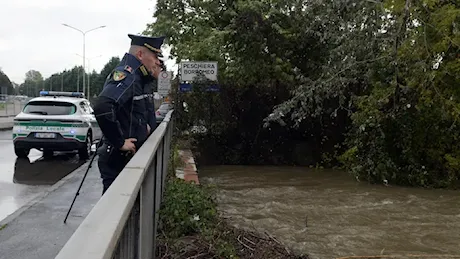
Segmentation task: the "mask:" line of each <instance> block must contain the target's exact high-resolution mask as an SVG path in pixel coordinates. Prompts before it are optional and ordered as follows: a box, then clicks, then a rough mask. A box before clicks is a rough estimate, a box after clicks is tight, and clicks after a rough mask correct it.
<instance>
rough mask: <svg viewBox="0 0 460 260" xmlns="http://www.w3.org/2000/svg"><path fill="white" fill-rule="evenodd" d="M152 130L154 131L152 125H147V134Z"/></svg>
mask: <svg viewBox="0 0 460 260" xmlns="http://www.w3.org/2000/svg"><path fill="white" fill-rule="evenodd" d="M150 130H152V128H150V125H149V124H147V134H150Z"/></svg>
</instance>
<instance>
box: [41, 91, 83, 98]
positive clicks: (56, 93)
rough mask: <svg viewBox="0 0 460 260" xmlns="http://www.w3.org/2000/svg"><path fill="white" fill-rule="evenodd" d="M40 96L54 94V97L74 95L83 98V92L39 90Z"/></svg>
mask: <svg viewBox="0 0 460 260" xmlns="http://www.w3.org/2000/svg"><path fill="white" fill-rule="evenodd" d="M40 96H42V97H46V96H54V97H58V96H60V97H76V98H84V97H85V94H84V93H82V92H63V91H40Z"/></svg>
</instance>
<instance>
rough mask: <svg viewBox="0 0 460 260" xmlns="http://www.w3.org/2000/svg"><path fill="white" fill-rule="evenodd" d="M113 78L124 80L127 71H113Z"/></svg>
mask: <svg viewBox="0 0 460 260" xmlns="http://www.w3.org/2000/svg"><path fill="white" fill-rule="evenodd" d="M112 78H113V80H115V81H120V80H123V79H124V78H126V73H124V72H123V71H118V70H116V71H114V72H113V76H112Z"/></svg>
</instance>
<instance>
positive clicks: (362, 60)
mask: <svg viewBox="0 0 460 260" xmlns="http://www.w3.org/2000/svg"><path fill="white" fill-rule="evenodd" d="M154 17H155V18H156V22H155V23H154V24H151V25H149V26H148V28H147V30H146V32H147V33H150V34H152V35H158V34H164V35H166V36H168V43H169V44H170V45H171V46H172V47H173V49H172V50H173V51H172V53H173V56H175V57H176V58H177V59H178V60H179V61H180V60H187V59H190V60H215V61H218V62H219V83H220V85H221V92H220V93H218V94H216V93H208V92H205V91H199V89H200V88H199V87H198V88H197V91H194V92H193V93H189V94H181V95H178V97H179V98H180V99H181V100H185V101H187V103H188V104H189V110H190V112H189V113H187V114H185V115H184V116H185V117H187V119H186V120H185V121H187V123H186V124H184V127H190V126H193V125H196V124H197V122H199V124H203V125H204V126H205V127H206V129H208V131H207V132H206V133H205V134H200V135H196V136H195V139H196V140H197V141H198V146H201V150H200V152H202V153H208V154H211V155H218V157H219V158H218V159H217V160H216V162H218V163H239V164H247V163H299V162H301V163H302V164H307V165H315V164H317V163H321V164H323V165H326V166H330V165H334V164H337V163H339V162H341V163H342V164H343V165H344V166H345V167H346V168H347V169H348V170H349V171H351V172H352V173H353V174H354V175H355V177H357V179H360V180H367V181H369V182H373V183H382V181H388V182H390V183H392V184H404V185H419V186H427V187H458V184H459V182H458V178H459V177H460V173H459V170H460V169H459V166H458V165H459V163H458V160H459V158H460V152H458V151H459V150H460V149H459V148H460V147H458V140H459V139H460V136H459V133H460V132H459V130H460V129H459V121H460V103H459V100H460V90H459V88H458V87H457V86H458V85H459V83H460V76H459V75H460V59H459V57H460V47H459V46H460V2H458V1H439V0H423V1H414V0H381V1H351V0H327V1H323V0H312V1H297V0H270V1H265V0H253V1H247V0H238V1H230V2H229V1H225V0H219V1H193V0H159V1H158V6H157V10H156V12H155V14H154ZM200 84H201V83H200ZM299 154H302V155H303V157H304V158H303V159H302V158H300V159H297V157H300V156H299ZM341 154H342V155H341ZM340 155H341V156H340Z"/></svg>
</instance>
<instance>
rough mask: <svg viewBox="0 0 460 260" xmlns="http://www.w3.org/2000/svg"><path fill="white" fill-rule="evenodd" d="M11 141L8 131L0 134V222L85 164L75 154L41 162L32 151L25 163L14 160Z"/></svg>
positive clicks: (66, 154) (24, 160) (36, 152)
mask: <svg viewBox="0 0 460 260" xmlns="http://www.w3.org/2000/svg"><path fill="white" fill-rule="evenodd" d="M11 138H12V134H11V131H0V220H2V219H4V218H6V217H7V216H8V215H10V214H12V213H13V212H14V211H16V210H17V209H19V208H20V207H21V206H23V205H25V204H26V203H28V202H29V201H31V200H32V199H33V198H34V197H36V196H37V195H39V194H40V193H41V192H43V191H45V190H46V189H47V188H49V187H50V186H51V185H53V184H54V183H56V182H57V181H59V180H60V179H62V178H63V177H65V176H66V175H68V174H69V173H71V172H72V171H74V170H76V169H77V168H78V167H80V166H81V165H82V164H83V163H84V162H85V161H80V160H79V158H78V155H76V153H55V155H54V156H53V157H52V158H50V159H44V158H43V157H42V152H40V151H38V150H35V149H33V150H31V152H30V154H29V158H28V159H18V158H17V157H16V155H15V154H14V149H13V142H12V140H11Z"/></svg>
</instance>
